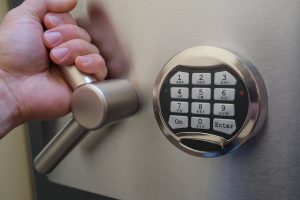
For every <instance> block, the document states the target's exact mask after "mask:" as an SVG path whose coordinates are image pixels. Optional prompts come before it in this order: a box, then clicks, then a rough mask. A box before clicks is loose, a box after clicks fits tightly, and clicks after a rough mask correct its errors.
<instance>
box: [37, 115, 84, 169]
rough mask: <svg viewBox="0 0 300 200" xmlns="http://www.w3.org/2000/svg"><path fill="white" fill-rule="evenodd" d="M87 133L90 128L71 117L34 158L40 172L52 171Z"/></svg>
mask: <svg viewBox="0 0 300 200" xmlns="http://www.w3.org/2000/svg"><path fill="white" fill-rule="evenodd" d="M87 133H88V130H86V129H84V128H82V127H81V126H80V125H79V124H78V123H77V122H76V121H75V120H74V119H71V120H70V121H69V122H68V123H67V124H66V125H65V126H64V127H63V128H61V129H60V131H59V132H58V133H57V134H56V135H55V136H54V137H53V138H52V139H51V140H50V142H49V143H48V144H47V145H46V146H45V147H44V149H43V150H42V151H41V152H40V153H39V154H38V155H37V157H36V158H35V160H34V165H35V168H36V170H37V171H38V172H40V173H49V172H51V171H52V170H53V169H54V168H55V167H56V166H57V165H58V164H59V162H60V161H61V160H62V159H63V158H64V157H65V156H66V155H67V154H68V153H69V152H70V151H71V150H72V149H73V148H74V147H75V146H76V145H77V144H78V143H79V142H80V141H81V140H82V139H83V138H84V137H85V136H86V135H87Z"/></svg>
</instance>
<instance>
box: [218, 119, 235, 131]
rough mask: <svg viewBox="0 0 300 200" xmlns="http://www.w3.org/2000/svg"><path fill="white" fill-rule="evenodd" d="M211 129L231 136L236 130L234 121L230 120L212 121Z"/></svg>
mask: <svg viewBox="0 0 300 200" xmlns="http://www.w3.org/2000/svg"><path fill="white" fill-rule="evenodd" d="M213 129H214V130H215V131H219V132H222V133H226V134H228V135H231V134H232V133H233V132H234V131H235V130H236V124H235V120H232V119H214V121H213Z"/></svg>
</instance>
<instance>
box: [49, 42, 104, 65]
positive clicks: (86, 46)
mask: <svg viewBox="0 0 300 200" xmlns="http://www.w3.org/2000/svg"><path fill="white" fill-rule="evenodd" d="M87 54H99V50H98V48H97V47H96V46H94V45H92V44H91V43H89V42H87V41H85V40H81V39H75V40H70V41H67V42H65V43H62V44H61V45H59V46H57V47H55V48H53V49H52V50H51V52H50V58H51V60H52V61H53V62H54V63H55V64H58V65H71V64H73V63H74V62H75V58H76V57H77V56H84V55H87Z"/></svg>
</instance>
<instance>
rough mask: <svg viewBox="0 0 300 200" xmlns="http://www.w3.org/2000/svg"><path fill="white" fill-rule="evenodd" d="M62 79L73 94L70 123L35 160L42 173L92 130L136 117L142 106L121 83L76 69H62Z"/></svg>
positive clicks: (129, 89)
mask: <svg viewBox="0 0 300 200" xmlns="http://www.w3.org/2000/svg"><path fill="white" fill-rule="evenodd" d="M63 75H64V77H65V79H66V81H67V82H68V83H69V85H70V87H71V88H72V89H73V90H74V91H73V94H72V99H71V107H72V113H73V119H71V120H70V121H69V122H68V123H67V124H66V125H65V126H64V127H63V128H62V129H61V130H60V131H59V132H58V133H57V134H56V135H55V136H54V137H53V138H52V139H51V140H50V142H49V143H48V144H47V145H46V146H45V147H44V149H43V150H42V151H41V152H40V153H39V154H38V155H37V157H36V158H35V160H34V165H35V168H36V170H37V171H38V172H40V173H49V172H51V171H52V170H53V169H54V168H55V167H56V166H57V165H58V164H59V162H60V161H61V160H62V159H63V158H64V157H65V156H66V155H67V154H68V153H69V152H70V151H71V150H72V149H73V148H74V147H75V146H76V145H77V144H78V143H79V142H80V141H81V140H82V139H83V138H84V137H85V136H86V135H87V133H88V132H89V130H95V129H100V128H101V127H103V126H105V125H108V124H112V123H115V122H117V121H120V120H122V119H125V118H127V117H129V116H131V115H133V114H134V113H135V112H136V111H137V109H138V105H139V100H138V94H137V92H136V90H135V88H134V87H133V85H132V84H131V83H130V82H129V81H127V80H122V79H116V80H107V81H103V82H96V79H95V78H93V77H91V76H89V75H87V74H84V73H82V72H80V71H79V70H77V68H76V67H75V66H69V67H64V68H63Z"/></svg>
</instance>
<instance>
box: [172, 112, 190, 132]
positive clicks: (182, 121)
mask: <svg viewBox="0 0 300 200" xmlns="http://www.w3.org/2000/svg"><path fill="white" fill-rule="evenodd" d="M188 124H189V120H188V117H185V116H177V115H170V118H169V125H170V126H171V128H172V129H179V128H187V127H188Z"/></svg>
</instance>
